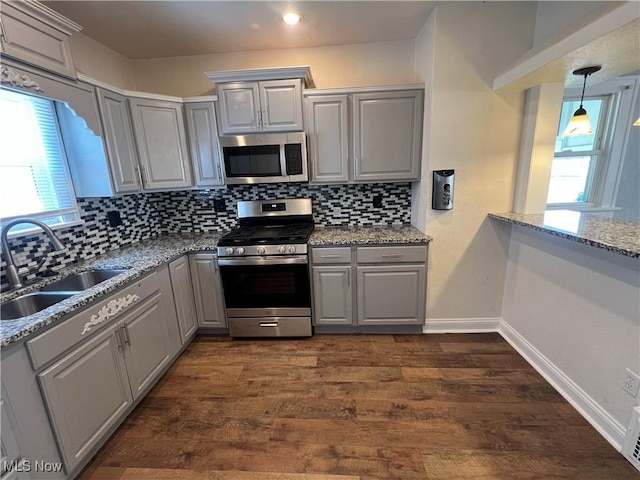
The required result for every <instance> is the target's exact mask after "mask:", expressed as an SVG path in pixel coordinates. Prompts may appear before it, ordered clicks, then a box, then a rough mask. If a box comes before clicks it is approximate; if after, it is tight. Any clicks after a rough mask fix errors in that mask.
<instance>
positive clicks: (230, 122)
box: [217, 79, 303, 135]
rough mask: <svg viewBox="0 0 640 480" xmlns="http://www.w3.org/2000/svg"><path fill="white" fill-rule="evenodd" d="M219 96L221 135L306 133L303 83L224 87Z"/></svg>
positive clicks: (250, 84)
mask: <svg viewBox="0 0 640 480" xmlns="http://www.w3.org/2000/svg"><path fill="white" fill-rule="evenodd" d="M217 94H218V99H219V102H220V133H221V134H222V135H237V134H242V133H258V132H295V131H302V130H303V121H302V80H300V79H287V80H267V81H261V82H233V83H221V84H219V85H217Z"/></svg>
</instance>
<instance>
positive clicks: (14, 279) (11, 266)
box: [1, 218, 65, 289]
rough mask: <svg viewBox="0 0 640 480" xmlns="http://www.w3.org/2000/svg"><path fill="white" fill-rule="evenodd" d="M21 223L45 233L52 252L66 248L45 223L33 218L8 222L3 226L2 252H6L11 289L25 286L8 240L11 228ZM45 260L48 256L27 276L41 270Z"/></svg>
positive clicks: (29, 271) (43, 257)
mask: <svg viewBox="0 0 640 480" xmlns="http://www.w3.org/2000/svg"><path fill="white" fill-rule="evenodd" d="M19 223H32V224H33V225H36V226H38V227H40V228H41V229H42V230H43V231H44V233H45V234H46V235H47V236H48V237H49V240H51V246H52V251H54V252H55V251H57V250H63V249H64V248H65V246H64V244H63V243H62V240H60V239H59V238H58V237H57V235H56V234H55V233H53V230H51V228H50V227H49V225H47V224H46V223H44V222H41V221H40V220H33V219H31V218H16V219H15V220H11V221H10V222H7V223H6V224H5V225H3V226H2V234H1V237H2V251H3V252H4V256H5V260H6V262H7V281H8V282H9V289H13V288H20V287H23V286H24V285H23V283H22V279H21V278H20V273H19V272H18V268H17V267H16V264H15V262H14V260H13V254H12V253H11V248H10V247H9V241H8V240H7V235H8V234H9V230H11V228H12V227H13V226H14V225H17V224H19ZM45 260H46V254H45V255H43V256H42V258H41V259H40V261H39V262H38V264H37V265H36V266H35V267H32V268H30V269H28V272H27V274H29V273H34V272H37V271H38V270H40V268H41V267H42V265H43V264H44V262H45Z"/></svg>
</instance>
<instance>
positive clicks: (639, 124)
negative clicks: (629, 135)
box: [633, 117, 640, 127]
mask: <svg viewBox="0 0 640 480" xmlns="http://www.w3.org/2000/svg"><path fill="white" fill-rule="evenodd" d="M633 126H634V127H640V117H638V119H637V120H636V121H635V122H633Z"/></svg>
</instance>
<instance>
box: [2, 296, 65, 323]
mask: <svg viewBox="0 0 640 480" xmlns="http://www.w3.org/2000/svg"><path fill="white" fill-rule="evenodd" d="M73 295H75V292H34V293H27V294H26V295H22V296H21V297H18V298H14V299H13V300H10V301H8V302H5V303H3V304H2V305H1V306H0V319H2V320H15V319H16V318H20V317H26V316H27V315H33V314H34V313H38V312H40V311H42V310H44V309H45V308H47V307H50V306H51V305H55V304H56V303H58V302H61V301H62V300H65V299H67V298H69V297H71V296H73Z"/></svg>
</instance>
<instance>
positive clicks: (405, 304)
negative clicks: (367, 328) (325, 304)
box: [357, 265, 426, 325]
mask: <svg viewBox="0 0 640 480" xmlns="http://www.w3.org/2000/svg"><path fill="white" fill-rule="evenodd" d="M357 271H358V325H412V324H423V323H424V321H425V294H426V290H425V288H426V284H425V266H424V265H389V266H366V267H360V266H359V267H358V268H357Z"/></svg>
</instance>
